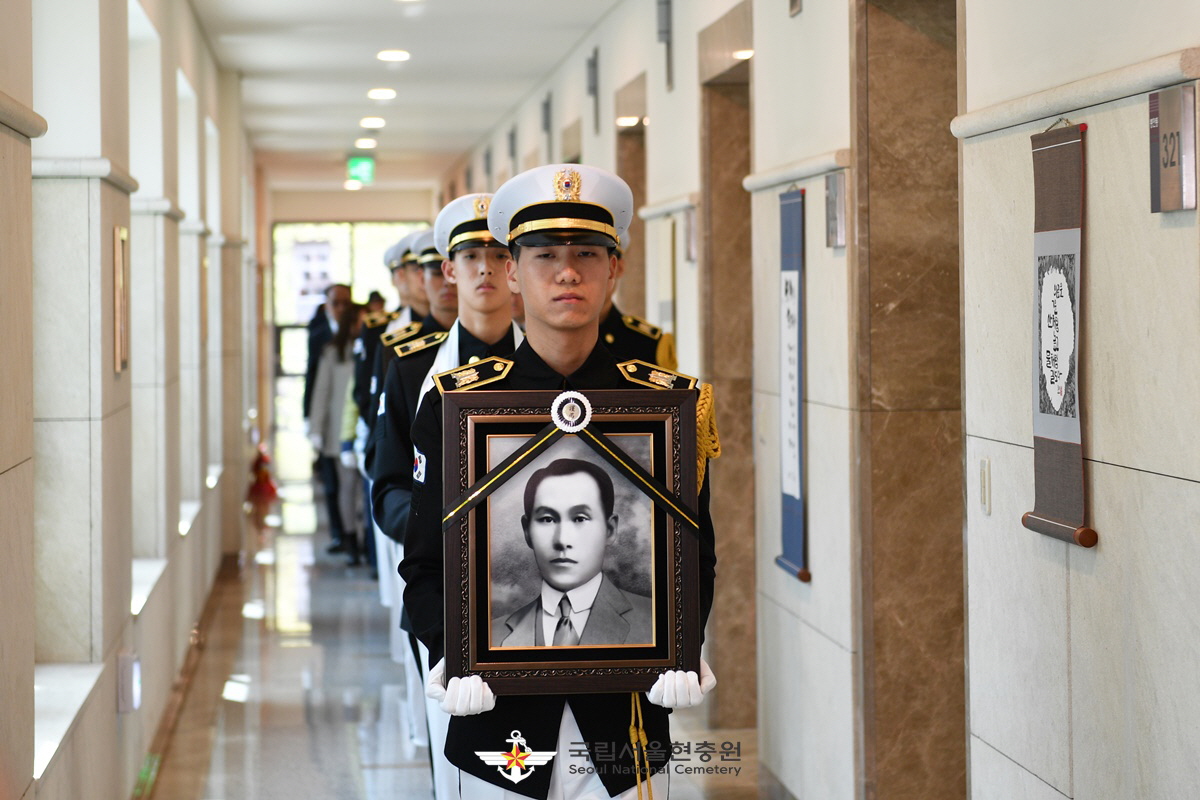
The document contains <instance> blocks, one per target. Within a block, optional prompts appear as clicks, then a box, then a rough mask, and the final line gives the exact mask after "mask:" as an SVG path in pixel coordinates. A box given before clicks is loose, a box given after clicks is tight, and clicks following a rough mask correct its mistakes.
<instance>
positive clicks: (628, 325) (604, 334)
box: [600, 232, 679, 370]
mask: <svg viewBox="0 0 1200 800" xmlns="http://www.w3.org/2000/svg"><path fill="white" fill-rule="evenodd" d="M628 248H629V233H628V232H626V233H625V235H624V236H622V237H621V243H620V244H619V245H617V269H616V280H614V281H613V282H612V285H611V287H610V288H609V290H608V292H606V293H605V297H604V310H603V311H601V312H600V340H601V341H602V342H604V346H605V347H607V348H608V351H609V352H610V353H612V354H613V355H614V356H616V357H617V360H618V361H625V360H626V359H630V358H636V359H637V360H639V361H645V362H646V363H647V364H655V365H657V366H660V367H666V368H667V369H671V370H674V369H678V368H679V363H678V361H677V359H676V358H675V337H674V336H673V335H672V334H670V333H667V332H665V331H664V330H663V329H662V328H659V327H657V326H655V325H651V324H650V323H649V322H647V321H646V320H644V319H642V318H641V317H635V316H633V315H632V314H622V313H621V310H620V309H619V308H617V307H616V305H614V304H613V295H614V294H616V291H617V285H618V284H619V283H620V281H621V276H623V275H624V274H625V251H626V250H627V249H628Z"/></svg>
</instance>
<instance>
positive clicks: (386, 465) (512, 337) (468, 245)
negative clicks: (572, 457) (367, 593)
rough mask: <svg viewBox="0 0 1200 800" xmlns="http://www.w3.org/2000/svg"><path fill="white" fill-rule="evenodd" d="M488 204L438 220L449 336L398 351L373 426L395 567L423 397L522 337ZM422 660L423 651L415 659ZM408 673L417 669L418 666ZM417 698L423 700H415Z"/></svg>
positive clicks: (439, 744) (464, 203) (442, 790)
mask: <svg viewBox="0 0 1200 800" xmlns="http://www.w3.org/2000/svg"><path fill="white" fill-rule="evenodd" d="M491 199H492V196H491V195H490V194H469V195H464V196H463V197H459V198H457V199H456V200H454V201H452V202H451V203H449V204H448V205H447V206H446V207H445V208H443V209H442V211H441V213H439V214H438V216H437V221H436V222H435V223H434V228H433V229H434V246H435V248H436V250H437V251H438V252H440V253H445V254H446V259H445V260H444V261H442V262H440V267H441V272H442V276H443V278H444V279H445V286H444V287H441V288H442V289H444V288H445V287H446V286H448V287H452V288H456V289H457V311H458V319H457V321H456V322H455V323H454V324H453V325H452V326H451V327H450V330H449V331H440V332H435V333H432V334H429V335H419V336H417V337H415V338H413V339H410V340H408V341H407V342H405V343H404V344H401V345H399V346H398V347H397V348H396V356H395V358H394V359H393V360H392V363H391V366H390V367H389V368H388V370H387V375H386V378H385V380H384V390H383V394H382V396H381V397H382V400H381V402H380V409H379V417H378V418H377V420H376V423H375V440H376V446H375V456H374V459H373V466H372V470H373V475H372V478H373V479H374V483H373V485H372V486H373V488H372V507H373V509H374V512H375V514H376V519H377V520H378V521H379V525H380V527H381V529H382V530H383V531H384V533H385V534H386V535H387V536H388V537H390V538H391V539H393V540H394V541H396V542H398V543H399V549H398V551H397V552H396V557H395V560H394V561H391V562H390V565H391V566H392V567H395V566H396V565H397V564H399V563H400V557H401V556H402V555H403V547H402V545H403V535H404V532H405V527H406V526H407V524H408V511H409V505H410V499H411V496H412V478H413V467H412V465H413V447H412V438H411V429H412V424H413V419H414V417H415V416H416V413H417V408H418V406H419V405H420V400H421V396H422V394H423V393H424V392H425V391H428V389H429V388H431V387H432V386H433V376H434V375H436V374H438V373H442V372H446V371H447V370H450V369H453V368H455V367H458V366H461V365H463V364H473V363H475V362H478V361H480V360H481V359H485V358H489V357H491V356H495V355H503V356H509V355H512V352H513V350H515V349H516V347H517V345H519V344H520V343H521V341H522V340H523V339H524V336H523V335H522V333H521V330H520V328H518V327H517V326H516V325H514V324H513V321H512V309H511V304H510V298H511V292H510V291H509V288H508V281H507V278H506V274H505V268H506V264H507V262H508V258H509V253H508V247H507V245H505V244H504V243H502V242H497V241H496V239H495V237H494V236H493V235H492V232H491V231H490V230H489V229H488V227H487V211H488V205H489V203H490V202H491ZM432 288H434V289H435V290H436V289H437V288H438V287H432ZM430 296H431V297H434V298H436V297H438V296H439V295H438V294H431V295H430ZM435 302H436V300H435ZM393 577H395V579H396V580H397V582H399V576H398V575H395V573H393ZM401 585H402V584H401ZM401 622H402V623H404V627H405V629H406V630H408V629H410V628H411V626H410V625H408V624H406V623H407V616H404V617H402V618H401ZM413 642H414V643H415V642H416V639H415V637H414V639H413ZM427 658H428V651H426V652H425V654H424V656H423V657H421V658H420V659H419V660H420V661H421V662H423V661H425V660H426V659H427ZM412 667H413V669H414V670H415V669H417V663H414V664H413V665H412ZM421 674H424V670H423V669H422V670H421ZM416 699H417V700H425V699H426V698H424V696H423V695H419V696H418V697H417V698H416ZM429 704H430V706H431V709H430V711H431V712H432V713H433V714H434V716H430V717H428V718H429V730H430V741H431V750H432V754H433V759H434V780H435V783H436V784H437V787H436V789H437V791H436V794H438V796H448V795H449V793H450V791H451V790H452V788H453V787H455V786H456V785H457V775H456V771H455V770H454V769H453V768H452V767H451V766H450V764H449V762H448V761H446V759H445V756H444V755H443V754H442V750H443V748H444V746H445V742H446V727H447V723H448V722H449V719H448V717H447V716H446V714H445V713H443V712H442V711H441V710H440V709H438V708H437V705H436V704H435V703H433V701H429Z"/></svg>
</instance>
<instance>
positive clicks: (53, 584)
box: [0, 0, 247, 800]
mask: <svg viewBox="0 0 1200 800" xmlns="http://www.w3.org/2000/svg"><path fill="white" fill-rule="evenodd" d="M10 5H12V4H10ZM18 5H20V6H21V7H20V8H17V9H14V11H13V17H12V18H13V19H15V20H16V22H17V25H16V26H15V27H10V26H8V25H6V26H5V27H4V30H3V32H2V33H0V45H2V46H4V48H5V52H6V59H5V61H4V65H5V66H4V69H5V72H3V73H0V76H2V77H0V92H4V93H5V95H11V96H12V97H19V96H26V97H28V98H31V100H32V102H31V105H32V107H33V111H37V110H39V109H44V110H45V116H47V117H48V119H47V122H48V123H49V127H50V130H51V132H52V133H51V134H48V135H47V136H46V137H44V138H43V139H41V140H35V143H34V145H33V146H32V148H31V147H30V145H29V143H28V140H27V139H22V138H21V137H17V136H13V135H11V134H10V132H9V130H8V128H5V127H3V126H0V147H2V148H3V153H2V154H0V165H2V166H0V186H2V187H3V189H4V196H5V197H7V198H11V199H13V205H12V208H13V209H15V210H14V211H13V212H12V213H6V214H5V215H4V218H3V220H2V221H0V225H2V226H4V229H3V231H2V232H0V234H2V235H0V242H2V244H0V247H2V248H3V251H4V252H3V253H2V254H0V258H2V259H3V261H4V263H5V264H6V265H10V264H11V265H15V266H16V272H15V273H14V274H13V276H12V277H11V278H9V277H8V276H7V273H6V281H8V284H7V285H8V286H9V287H10V291H8V292H6V293H5V295H4V297H3V298H0V303H3V304H4V313H2V314H0V320H2V321H0V325H2V326H4V332H5V337H4V340H5V341H6V342H8V345H7V346H6V347H5V348H4V349H3V351H2V352H3V359H4V364H3V367H4V370H3V371H4V374H5V376H6V381H5V385H4V387H3V388H0V411H8V412H12V413H5V414H4V418H5V419H6V424H5V425H4V426H3V427H4V431H3V433H2V434H0V502H2V503H3V507H4V508H5V509H6V510H8V509H13V510H14V512H15V513H12V514H11V515H10V519H11V520H13V521H14V522H15V523H16V526H17V527H16V528H15V529H13V530H11V531H10V528H8V527H6V528H5V537H6V541H8V542H10V550H9V552H10V557H9V558H6V560H5V564H4V565H3V566H0V601H2V604H3V606H4V607H5V608H8V609H10V610H11V609H13V608H18V607H21V605H22V604H24V605H25V606H26V607H28V605H29V603H30V598H32V599H33V611H32V612H31V613H29V614H27V615H20V614H12V613H9V614H5V615H4V618H3V621H2V622H0V642H2V644H0V656H2V657H3V662H4V672H5V676H6V680H5V682H4V687H3V689H2V690H0V692H3V696H2V697H0V706H3V707H4V708H5V709H6V713H5V714H3V715H0V716H2V718H3V721H2V722H0V781H4V782H3V783H0V797H4V798H5V799H6V800H7V798H8V797H13V798H17V797H21V798H32V797H35V796H36V797H38V798H59V797H62V798H66V797H84V796H88V797H92V796H94V797H124V796H128V795H129V793H130V791H131V790H132V788H133V785H134V782H135V780H136V778H137V774H138V771H139V770H140V769H141V768H142V766H143V762H144V760H145V757H146V753H147V752H148V750H149V747H150V741H151V738H152V737H153V736H154V734H155V732H156V731H157V729H158V726H159V723H160V718H159V715H160V714H161V712H162V710H163V709H164V708H165V707H166V701H167V699H168V697H169V695H170V693H171V691H172V688H173V685H174V682H175V678H176V676H177V674H178V670H179V668H180V665H181V664H182V659H183V656H184V653H185V650H186V647H187V643H188V634H189V632H190V630H191V628H192V626H193V625H194V624H195V622H196V620H197V618H198V617H199V614H200V611H201V609H202V607H203V603H204V601H205V599H206V597H207V595H208V591H209V587H210V586H211V584H212V579H213V576H214V574H215V571H216V569H217V567H218V564H219V562H220V559H221V554H222V549H223V547H222V545H223V544H228V549H231V550H236V549H237V548H238V546H239V544H240V539H239V536H238V533H239V531H240V528H239V526H238V524H237V522H238V521H239V520H240V515H239V514H238V509H240V490H241V489H242V488H243V487H244V473H245V466H246V464H245V458H244V457H242V452H241V447H240V446H241V445H244V438H245V436H244V432H243V430H242V427H241V421H242V420H243V419H244V417H245V408H244V405H245V400H244V393H243V392H242V387H241V382H242V373H243V363H242V359H241V347H242V337H241V335H240V332H241V330H242V329H243V328H244V327H245V324H244V321H243V320H242V314H243V313H244V305H243V303H242V298H243V296H244V290H243V286H242V283H243V281H244V278H243V275H244V271H243V269H242V262H243V254H242V253H241V250H240V248H241V246H242V245H241V239H242V236H243V234H242V230H241V220H242V218H243V214H242V207H241V206H242V202H243V197H242V195H243V191H244V188H245V185H246V180H245V177H244V170H245V169H246V161H247V159H246V158H245V155H246V147H245V137H244V133H243V132H242V131H241V130H240V125H241V120H240V112H239V110H238V105H239V99H238V86H237V81H236V78H226V80H225V81H224V83H223V84H221V83H220V82H219V81H218V73H217V69H216V65H215V62H214V61H213V59H212V56H211V54H210V52H209V50H208V47H207V45H206V44H205V40H204V36H203V35H202V33H201V32H200V30H199V28H198V26H197V24H196V21H195V17H194V15H193V13H192V11H191V7H190V4H188V3H187V2H183V1H182V0H147V2H146V4H145V11H146V14H145V18H142V16H141V15H140V13H138V11H137V9H136V8H135V9H134V13H135V21H136V24H137V26H138V28H139V29H140V35H141V36H142V38H143V39H144V40H145V41H146V42H147V43H148V44H149V47H148V49H146V50H144V51H143V52H141V53H140V58H138V59H137V60H136V62H135V63H136V65H137V69H138V74H139V76H141V75H144V74H145V71H147V70H148V71H150V72H151V73H152V74H154V79H153V80H150V81H147V82H146V83H145V84H144V85H142V86H141V87H140V92H139V93H138V94H137V95H135V102H134V103H133V106H132V113H133V114H134V115H135V117H136V118H135V119H134V120H133V121H132V122H131V119H130V114H131V107H130V101H129V98H130V86H129V74H128V73H129V51H130V41H129V30H128V27H127V26H128V21H127V8H128V6H127V4H126V3H125V2H124V0H87V2H82V3H79V2H65V1H64V2H60V0H49V1H48V2H46V3H41V2H37V3H28V2H24V3H19V4H18ZM30 9H32V13H31V11H30ZM8 10H9V9H8V8H7V7H6V21H7V20H8V19H9V16H8ZM68 15H69V16H70V18H71V19H72V20H73V21H74V24H73V25H69V26H66V25H61V24H58V23H59V22H60V21H61V19H63V18H64V17H65V16H68ZM30 17H31V18H32V24H31V25H30V24H24V25H22V24H21V23H22V20H23V19H24V18H30ZM10 38H11V39H13V41H11V42H10V41H9V39H10ZM156 41H157V42H158V44H155V42H156ZM10 53H15V54H17V55H18V56H19V55H20V54H21V53H28V54H29V55H28V61H29V62H30V63H28V64H25V65H21V64H20V63H19V59H16V60H14V59H9V58H7V56H8V55H9V54H10ZM180 71H182V72H183V73H184V74H186V75H187V76H188V80H189V83H190V85H191V86H192V87H193V88H194V89H195V91H196V95H197V98H198V102H197V109H198V114H197V115H196V119H195V125H196V129H197V130H200V129H202V126H203V124H204V119H205V118H206V117H207V118H209V119H211V120H213V121H214V122H215V123H216V125H217V129H218V132H219V133H220V134H221V135H222V136H223V139H222V141H223V144H225V143H228V147H224V146H223V147H222V155H223V156H224V155H225V154H226V153H227V154H228V158H224V157H223V158H222V162H223V163H222V164H221V165H220V167H218V165H215V164H214V165H211V166H212V171H213V172H214V173H219V175H220V177H221V179H220V180H219V181H214V182H212V183H211V184H210V187H211V188H209V187H204V188H202V190H201V191H202V192H203V191H204V190H205V189H207V190H208V191H219V192H220V194H221V198H220V202H219V203H212V204H208V206H207V207H208V208H210V209H214V210H215V209H218V208H220V209H221V210H222V219H219V220H218V219H212V220H206V219H204V218H203V216H202V214H201V213H200V211H201V209H205V208H206V205H205V203H204V202H203V201H204V196H203V194H202V193H201V195H200V197H199V198H196V199H198V200H199V202H195V203H193V204H192V206H193V208H192V210H193V212H194V213H193V217H192V219H189V220H187V221H186V224H187V226H188V227H189V228H190V229H191V230H193V231H195V233H193V234H191V236H192V240H193V241H200V240H202V239H203V236H204V232H205V228H206V226H207V227H212V228H216V229H217V230H218V231H219V232H220V233H221V234H222V235H223V236H222V239H223V242H224V245H223V248H222V249H221V250H220V252H219V253H218V258H217V264H216V265H215V266H214V269H216V270H218V271H219V272H221V277H222V279H223V280H222V282H221V283H220V288H221V299H222V301H223V302H222V303H219V304H215V303H214V304H213V306H212V308H211V310H212V315H211V317H210V319H209V325H210V327H211V328H212V329H214V330H218V331H219V332H220V334H221V335H220V336H219V337H214V338H213V340H212V341H213V343H214V344H215V345H216V346H217V347H218V349H217V351H216V352H215V353H212V356H213V358H212V359H211V360H210V363H209V365H208V369H207V372H206V371H205V370H204V369H203V368H201V369H199V370H198V372H199V379H198V385H197V386H196V387H195V388H196V391H197V393H198V394H199V395H201V396H205V395H209V394H211V395H212V397H211V398H210V402H211V403H212V404H213V407H214V413H213V415H212V418H211V419H207V418H204V417H201V418H200V420H199V424H200V429H199V430H198V431H197V435H198V437H199V441H208V440H215V441H219V442H221V443H222V447H221V451H222V454H223V456H224V458H225V459H226V460H227V464H228V466H227V468H226V469H224V471H223V472H221V473H219V474H220V478H219V479H218V480H217V481H216V484H215V485H212V486H206V485H205V483H204V479H205V477H206V476H205V475H203V474H200V475H192V476H190V478H191V486H190V487H189V488H190V491H191V495H192V497H193V499H195V500H196V502H197V503H198V505H197V507H196V509H195V511H194V514H195V520H194V523H193V524H192V525H191V527H190V528H189V529H188V535H187V536H186V537H184V536H181V535H180V534H181V530H180V520H181V517H182V518H184V519H190V518H191V517H190V515H185V514H184V512H183V509H181V506H180V494H181V490H180V481H181V469H180V453H181V447H180V439H179V436H180V434H179V429H180V425H179V404H180V398H181V393H180V389H179V387H180V380H179V374H180V361H181V353H180V342H181V341H185V340H188V339H190V340H192V341H193V342H195V341H196V340H197V339H198V336H197V333H198V331H197V328H198V326H199V324H200V323H199V320H198V319H197V318H192V319H190V320H187V321H186V322H181V320H180V314H179V288H178V286H179V284H178V279H177V277H176V276H177V275H178V272H179V266H180V225H179V216H180V215H179V209H178V201H179V198H178V191H179V188H178V187H179V180H178V174H179V171H180V168H181V166H182V167H184V168H187V169H189V170H192V171H194V172H195V173H196V174H198V175H201V176H203V175H204V174H205V156H206V154H205V153H204V151H203V138H202V137H201V138H199V140H198V141H197V142H196V143H195V144H194V145H193V146H191V147H190V148H188V149H185V150H183V151H181V150H180V145H179V136H178V130H179V125H178V120H177V116H178V109H179V106H178V102H177V83H176V76H177V74H178V73H179V72H180ZM28 75H32V76H33V79H32V80H30V79H28V78H25V77H23V76H28ZM9 81H13V82H14V83H15V84H16V85H14V86H9V85H8V82H9ZM22 81H25V83H26V85H25V86H22V85H20V84H21V82H22ZM219 84H220V85H219ZM222 91H224V92H225V94H226V95H227V97H228V98H229V99H228V102H227V103H225V104H222V103H221V102H219V94H220V93H221V92H222ZM0 101H3V98H2V97H0ZM10 106H11V103H6V102H0V116H2V115H5V114H8V113H10V111H11V108H10ZM222 114H225V115H226V116H228V117H229V119H224V118H223V117H222ZM17 117H18V122H19V121H21V120H25V124H26V127H28V125H29V120H30V119H32V120H34V121H35V122H36V121H37V117H36V115H33V112H32V111H28V113H25V114H18V115H17ZM7 121H8V120H7V119H0V123H3V122H7ZM223 126H228V127H229V130H224V131H222V127H223ZM34 127H36V125H35V126H34ZM131 128H136V130H137V135H138V138H137V141H136V144H135V149H136V151H137V153H138V154H139V156H141V155H145V156H146V158H142V159H140V160H138V161H137V163H135V164H132V165H131V164H130V163H129V161H130V159H129V151H130V149H131ZM25 133H26V135H33V136H37V135H38V134H39V133H40V131H33V132H30V131H25ZM22 148H23V149H22ZM31 151H32V152H31ZM31 155H32V158H31ZM22 163H24V164H25V167H23V168H22V166H21V164H22ZM196 165H199V166H198V167H197V166H196ZM137 170H142V171H143V172H144V174H145V175H146V184H145V186H144V187H142V188H144V191H139V186H138V177H139V176H138V175H137ZM127 173H132V174H127ZM201 185H202V186H203V184H201ZM226 210H227V211H228V213H225V212H226ZM117 226H121V227H127V228H130V229H131V231H132V234H133V235H132V237H131V239H130V249H131V253H132V254H133V258H132V262H133V263H132V276H133V278H134V282H133V284H132V286H131V308H132V311H133V312H134V314H135V317H134V319H133V320H132V321H131V322H132V331H133V339H134V341H133V342H132V346H133V352H132V353H131V361H130V366H129V368H128V369H127V370H125V371H123V372H117V371H116V370H115V369H114V355H113V349H114V333H113V330H114V315H115V304H114V301H113V264H114V255H113V251H114V247H113V231H114V228H115V227H117ZM22 249H25V250H26V251H27V252H26V255H25V256H24V257H22V256H21V253H20V251H21V250H22ZM29 251H31V252H32V255H30V254H29ZM222 256H223V257H222ZM226 262H228V263H227V264H226ZM223 264H224V265H226V266H227V267H228V269H225V270H222V269H221V267H222V265H223ZM31 265H36V269H31ZM22 275H24V276H25V277H24V279H22V277H21V276H22ZM22 286H26V287H27V288H26V289H25V290H22ZM23 293H24V294H27V295H30V296H29V297H28V298H27V299H26V301H24V302H23V303H21V302H19V301H20V297H21V296H22V294H23ZM10 303H18V305H17V306H14V307H13V308H9V304H10ZM10 326H13V327H14V330H12V331H9V330H8V328H9V327H10ZM30 333H32V336H30ZM23 338H24V342H25V343H26V345H27V347H25V349H24V353H22V348H21V347H20V345H21V343H22V340H23ZM14 345H16V346H14ZM197 347H198V345H197ZM10 361H11V362H12V363H11V364H10V363H9V362H10ZM22 363H24V364H26V366H24V367H22V366H21V364H22ZM22 375H24V378H22ZM9 376H13V377H14V378H15V379H9ZM208 384H212V386H213V387H214V388H213V391H211V392H209V390H208ZM218 385H219V389H220V391H216V388H217V387H218ZM23 393H24V394H26V395H27V397H26V399H25V400H23V401H22V400H21V395H22V394H23ZM14 403H15V406H14V405H13V404H14ZM218 405H219V408H217V406H218ZM9 420H16V421H15V422H10V421H9ZM213 425H216V426H219V430H213V429H212V426H213ZM205 426H208V427H205ZM210 433H211V436H210V435H209V434H210ZM205 466H208V465H205ZM208 475H209V476H211V477H217V473H213V472H209V473H208ZM229 498H232V499H229ZM223 501H224V502H223ZM223 505H232V507H233V508H232V513H228V512H229V509H226V508H224V507H223ZM231 520H232V521H233V522H232V523H230V521H231ZM223 528H231V529H232V535H231V536H230V539H231V541H230V542H228V543H225V542H223V539H222V534H223V533H224V530H223ZM10 569H11V570H14V572H12V574H10V573H9V570H10ZM10 592H15V593H16V595H15V596H10V594H9V593H10ZM141 597H144V598H145V600H144V603H142V602H139V603H138V606H137V608H136V609H131V600H132V599H134V598H141ZM142 620H144V621H145V624H144V625H143V624H141V621H142ZM124 648H132V649H133V650H134V651H135V652H136V653H137V654H138V655H139V656H140V657H141V659H142V663H143V668H144V669H143V676H144V684H143V689H144V695H143V698H144V705H143V708H142V709H141V711H138V712H135V713H133V714H131V715H128V716H123V717H118V715H117V709H116V704H115V702H114V698H115V683H116V680H117V675H116V669H115V665H116V657H117V653H118V652H119V651H121V650H122V649H124ZM35 657H36V663H35ZM20 664H27V665H28V668H27V669H25V668H20V667H14V666H13V665H20ZM35 680H36V681H37V683H38V685H39V687H40V688H41V691H40V692H38V693H37V695H36V698H35V694H34V691H33V684H34V681H35ZM56 706H57V707H56ZM8 710H11V713H10V712H9V711H8ZM35 728H36V730H37V732H38V733H37V738H36V741H35ZM57 737H61V738H57ZM35 745H36V746H35ZM31 781H32V783H31Z"/></svg>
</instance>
